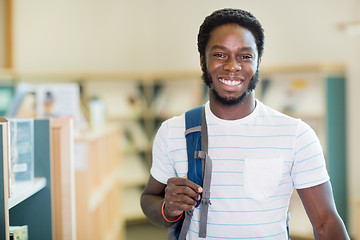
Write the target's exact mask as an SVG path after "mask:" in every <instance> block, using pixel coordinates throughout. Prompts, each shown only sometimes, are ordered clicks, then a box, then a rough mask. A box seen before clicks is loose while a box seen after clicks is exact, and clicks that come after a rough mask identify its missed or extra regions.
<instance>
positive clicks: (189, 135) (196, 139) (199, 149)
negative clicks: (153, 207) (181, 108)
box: [172, 106, 212, 240]
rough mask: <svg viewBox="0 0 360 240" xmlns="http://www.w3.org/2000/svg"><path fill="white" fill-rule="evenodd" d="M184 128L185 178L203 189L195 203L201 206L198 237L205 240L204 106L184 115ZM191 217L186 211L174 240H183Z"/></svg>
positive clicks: (207, 182)
mask: <svg viewBox="0 0 360 240" xmlns="http://www.w3.org/2000/svg"><path fill="white" fill-rule="evenodd" d="M185 128H186V130H185V137H186V147H187V157H188V174H187V177H188V179H189V180H191V181H193V182H194V183H196V184H198V185H200V186H201V187H202V188H203V192H202V193H201V200H199V201H198V202H197V205H196V206H199V205H201V208H200V228H199V237H200V238H205V237H206V227H207V215H208V208H209V204H210V183H211V171H212V162H211V159H210V157H209V156H208V154H207V151H208V135H207V124H206V119H205V107H204V106H200V107H197V108H194V109H191V110H189V111H187V112H186V113H185ZM192 215H193V211H186V212H185V214H184V217H182V218H181V219H180V220H179V221H178V222H177V223H176V226H175V231H174V233H172V234H174V235H175V239H177V240H185V238H186V234H187V232H188V230H189V226H190V222H191V218H192Z"/></svg>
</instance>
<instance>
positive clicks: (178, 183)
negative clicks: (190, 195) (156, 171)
mask: <svg viewBox="0 0 360 240" xmlns="http://www.w3.org/2000/svg"><path fill="white" fill-rule="evenodd" d="M169 184H174V185H176V186H187V187H189V188H191V189H193V190H194V191H195V192H197V193H202V191H203V189H202V187H201V186H199V185H197V184H196V183H194V182H192V181H190V180H189V179H187V178H179V177H177V178H169V179H168V185H169Z"/></svg>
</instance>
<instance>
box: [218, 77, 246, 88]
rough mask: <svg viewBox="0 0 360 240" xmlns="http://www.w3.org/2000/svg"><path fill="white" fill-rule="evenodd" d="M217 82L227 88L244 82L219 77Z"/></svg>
mask: <svg viewBox="0 0 360 240" xmlns="http://www.w3.org/2000/svg"><path fill="white" fill-rule="evenodd" d="M219 81H220V82H222V83H223V84H226V85H229V86H236V85H240V84H242V83H243V82H244V80H241V79H226V78H222V77H219Z"/></svg>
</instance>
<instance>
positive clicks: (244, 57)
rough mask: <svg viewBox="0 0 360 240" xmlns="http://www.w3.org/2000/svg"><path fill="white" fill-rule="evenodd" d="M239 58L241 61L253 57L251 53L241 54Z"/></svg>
mask: <svg viewBox="0 0 360 240" xmlns="http://www.w3.org/2000/svg"><path fill="white" fill-rule="evenodd" d="M240 59H241V60H243V61H250V60H252V59H253V56H252V55H241V56H240Z"/></svg>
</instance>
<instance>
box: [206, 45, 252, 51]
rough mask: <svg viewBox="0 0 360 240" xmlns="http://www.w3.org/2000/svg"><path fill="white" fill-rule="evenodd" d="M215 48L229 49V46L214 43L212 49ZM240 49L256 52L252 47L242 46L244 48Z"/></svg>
mask: <svg viewBox="0 0 360 240" xmlns="http://www.w3.org/2000/svg"><path fill="white" fill-rule="evenodd" d="M214 49H221V50H224V51H225V50H227V49H228V48H227V47H224V46H222V45H214V46H213V47H211V49H210V50H214ZM240 50H241V51H252V52H254V48H252V47H242V48H240Z"/></svg>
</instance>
